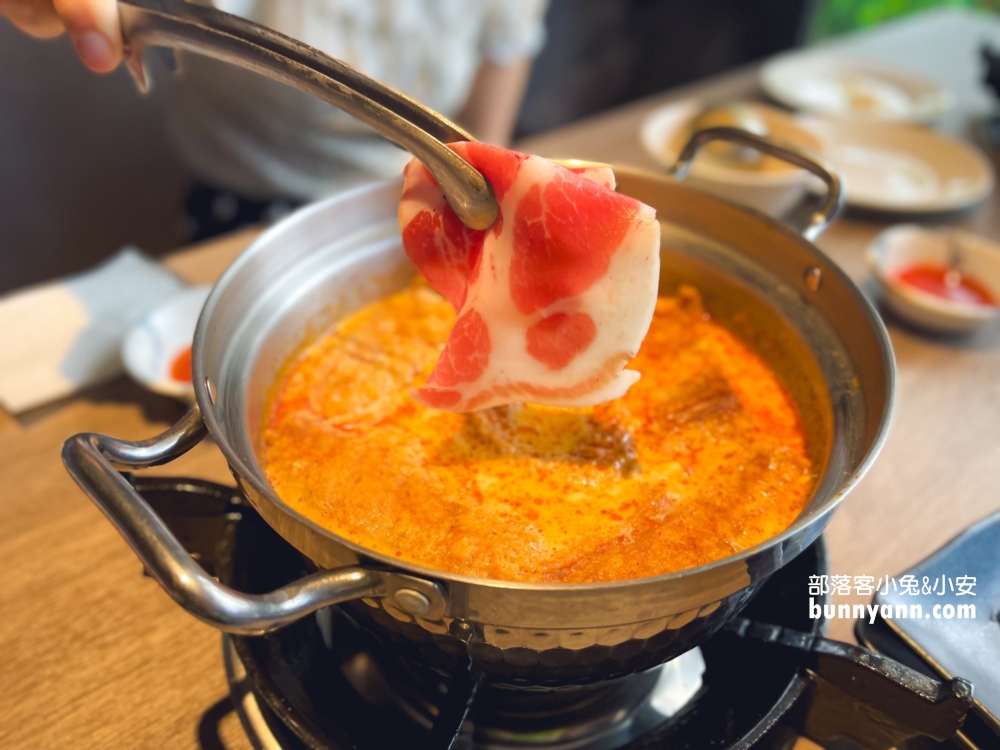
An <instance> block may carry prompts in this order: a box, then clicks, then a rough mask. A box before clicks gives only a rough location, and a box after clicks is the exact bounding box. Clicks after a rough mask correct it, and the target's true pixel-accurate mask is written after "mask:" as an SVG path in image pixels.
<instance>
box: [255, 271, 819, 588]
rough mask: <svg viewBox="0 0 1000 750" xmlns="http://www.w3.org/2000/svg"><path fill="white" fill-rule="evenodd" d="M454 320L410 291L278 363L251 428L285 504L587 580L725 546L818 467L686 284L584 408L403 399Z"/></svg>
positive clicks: (488, 564)
mask: <svg viewBox="0 0 1000 750" xmlns="http://www.w3.org/2000/svg"><path fill="white" fill-rule="evenodd" d="M454 323H455V313H454V311H453V310H452V307H451V305H450V304H449V303H448V302H447V301H446V300H445V299H444V298H442V297H441V296H439V295H438V294H437V293H436V292H434V291H433V290H431V289H430V288H429V287H427V286H426V285H425V284H423V283H421V282H419V281H418V282H415V283H414V284H413V285H411V286H410V287H408V288H406V289H404V290H403V291H401V292H399V293H397V294H393V295H391V296H389V297H386V298H384V299H382V300H379V301H377V302H375V303H373V304H370V305H368V306H367V307H364V308H362V309H361V310H359V311H357V312H356V313H354V314H353V315H351V316H349V317H347V318H346V319H344V320H343V321H341V322H340V324H339V325H338V326H337V327H336V329H334V330H333V331H331V332H329V333H327V334H326V335H324V336H323V337H321V338H320V339H319V340H317V341H316V342H314V343H313V344H312V345H311V346H310V347H309V348H308V349H306V350H305V352H304V353H303V354H302V355H301V356H300V357H299V358H298V359H297V360H296V361H295V362H293V363H291V364H290V365H289V367H287V368H286V369H285V370H284V375H283V377H282V378H280V379H279V382H277V383H276V384H275V386H274V392H273V393H272V395H271V404H272V406H271V407H270V412H269V414H268V417H267V419H266V420H265V424H264V427H263V432H262V436H261V437H262V440H261V443H262V446H263V460H264V470H265V472H266V474H267V477H268V479H269V480H270V482H271V484H272V486H273V487H274V489H275V491H276V492H277V494H278V495H279V496H280V497H281V499H282V500H283V501H284V502H285V503H287V504H288V505H289V506H290V507H292V508H293V509H295V510H297V511H298V512H299V513H301V514H302V515H304V516H305V517H307V518H309V519H310V520H312V521H313V522H315V523H317V524H319V525H320V526H322V527H323V528H326V529H328V530H330V531H332V532H333V533H335V534H338V535H340V536H342V537H344V538H346V539H349V540H351V541H352V542H354V543H356V544H359V545H361V546H363V547H366V548H368V549H370V550H373V551H376V552H379V553H382V554H385V555H389V556H391V557H395V558H398V559H400V560H404V561H407V562H411V563H416V564H420V565H424V566H427V567H430V568H435V569H438V570H441V571H446V572H450V573H458V574H465V575H470V576H477V577H482V578H491V579H499V580H505V581H519V582H553V583H581V582H597V581H615V580H623V579H630V578H640V577H644V576H652V575H658V574H662V573H668V572H673V571H678V570H682V569H684V568H690V567H694V566H697V565H702V564H704V563H709V562H712V561H714V560H719V559H721V558H724V557H728V556H729V555H732V554H734V553H736V552H739V551H741V550H743V549H746V548H748V547H752V546H754V545H756V544H758V543H760V542H763V541H765V540H767V539H769V538H771V537H773V536H775V535H777V534H779V533H780V532H782V531H783V530H785V529H786V528H787V527H788V526H789V525H790V524H791V523H792V521H793V520H794V519H795V518H796V516H798V514H799V513H800V512H801V511H802V509H803V507H804V506H805V505H806V503H807V501H808V499H809V496H810V494H811V490H812V486H813V484H814V480H815V477H814V475H813V470H812V465H811V462H810V458H809V453H808V451H807V446H806V440H805V436H804V432H803V428H802V424H801V420H800V416H799V413H798V411H797V409H796V406H795V403H794V402H793V400H792V398H791V397H790V396H789V394H788V392H787V391H786V389H785V388H784V386H783V384H782V383H781V381H780V379H779V378H778V376H777V375H776V374H775V373H774V372H773V371H772V370H771V369H770V368H769V367H768V365H767V364H766V363H765V362H764V360H763V359H761V358H760V357H759V356H758V355H757V354H756V353H755V352H754V351H753V350H752V349H750V348H749V347H748V346H747V345H746V344H744V343H743V342H742V341H741V340H740V339H738V338H737V337H736V336H734V335H733V334H732V333H731V332H729V331H728V330H727V329H725V328H723V327H722V326H721V325H719V324H718V323H716V322H714V321H713V320H712V319H711V317H710V316H709V315H708V314H707V313H706V312H705V311H704V309H703V308H702V304H701V299H700V297H699V295H698V293H697V291H696V290H694V289H692V288H689V287H685V288H682V289H681V290H680V292H679V294H678V296H676V297H661V298H660V299H659V300H658V302H657V305H656V312H655V314H654V316H653V320H652V324H651V326H650V329H649V333H648V334H647V336H646V338H645V340H644V341H643V344H642V348H641V349H640V351H639V354H638V356H637V357H636V358H635V359H634V360H633V361H632V362H631V364H630V365H629V366H630V367H631V368H633V369H635V370H638V371H639V372H641V373H642V378H641V379H640V380H639V382H638V383H636V384H635V385H633V386H632V387H631V389H630V390H629V391H628V393H627V394H626V395H625V396H624V397H623V398H620V399H617V400H615V401H612V402H609V403H604V404H600V405H598V406H594V407H588V408H573V409H565V408H554V407H544V406H533V405H516V404H515V405H508V406H503V407H497V408H494V409H488V410H484V411H479V412H471V413H453V412H447V411H439V410H436V409H432V408H428V407H425V406H423V405H421V404H420V403H418V402H417V401H415V400H414V399H413V398H412V396H411V393H412V391H413V389H414V388H415V387H417V386H419V385H422V384H423V383H424V382H425V381H426V379H427V377H428V375H429V374H430V371H431V369H432V368H433V367H434V363H435V362H436V360H437V358H438V356H439V354H440V353H441V350H442V347H443V345H444V342H445V340H446V339H447V337H448V333H449V331H450V330H451V328H452V326H453V325H454Z"/></svg>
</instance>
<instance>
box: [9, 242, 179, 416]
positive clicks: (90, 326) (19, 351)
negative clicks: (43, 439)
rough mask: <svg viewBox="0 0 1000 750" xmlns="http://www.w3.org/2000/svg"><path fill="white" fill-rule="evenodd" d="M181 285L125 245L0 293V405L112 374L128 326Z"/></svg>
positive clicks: (48, 397) (12, 405) (23, 406)
mask: <svg viewBox="0 0 1000 750" xmlns="http://www.w3.org/2000/svg"><path fill="white" fill-rule="evenodd" d="M183 288H184V284H183V282H182V281H180V279H178V278H177V277H176V276H174V275H173V274H172V273H171V272H170V271H168V270H167V269H166V268H164V267H163V266H161V265H160V264H159V263H157V262H156V261H154V260H153V259H152V258H149V257H148V256H146V255H144V254H143V253H141V252H139V251H138V250H136V249H134V248H128V247H126V248H124V249H122V250H120V251H119V252H118V253H116V254H115V255H114V256H112V257H111V258H109V259H108V260H107V261H105V262H104V263H102V264H101V265H99V266H97V267H96V268H94V269H92V270H90V271H86V272H84V273H81V274H78V275H75V276H69V277H67V278H65V279H60V280H59V281H55V282H51V283H48V284H43V285H41V286H36V287H32V288H30V289H26V290H24V291H20V292H14V293H12V294H8V295H6V296H4V297H0V404H2V405H3V407H4V408H5V409H6V410H7V411H8V412H11V413H14V414H16V413H19V412H22V411H26V410H28V409H32V408H34V407H36V406H41V405H42V404H45V403H48V402H49V401H54V400H56V399H59V398H62V397H64V396H68V395H70V394H72V393H74V392H75V391H77V390H79V389H81V388H84V387H86V386H90V385H94V384H96V383H100V382H102V381H105V380H109V379H111V378H113V377H115V376H117V375H118V374H120V373H121V372H122V363H121V355H120V348H121V340H122V337H123V336H124V334H125V331H126V330H128V327H129V326H130V325H131V324H132V323H133V322H135V321H136V320H137V319H138V318H140V317H141V316H142V315H143V314H145V313H146V312H147V311H149V310H150V309H152V308H154V307H156V306H157V305H159V304H160V303H161V302H162V301H163V300H165V299H167V298H168V297H170V296H172V295H174V294H176V293H177V292H178V291H179V290H181V289H183Z"/></svg>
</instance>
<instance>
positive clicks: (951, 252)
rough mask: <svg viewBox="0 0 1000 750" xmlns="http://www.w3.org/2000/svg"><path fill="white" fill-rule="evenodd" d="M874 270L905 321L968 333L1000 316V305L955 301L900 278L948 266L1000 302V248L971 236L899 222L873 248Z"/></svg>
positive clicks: (871, 262) (868, 255) (870, 248)
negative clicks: (917, 269)
mask: <svg viewBox="0 0 1000 750" xmlns="http://www.w3.org/2000/svg"><path fill="white" fill-rule="evenodd" d="M866 260H867V261H868V267H869V268H870V269H871V272H872V274H874V276H875V279H876V280H877V281H878V282H879V286H880V287H881V290H882V293H883V299H884V301H885V304H886V306H887V307H888V308H889V309H890V310H892V311H893V312H894V313H896V314H897V315H898V316H899V317H900V318H902V319H904V320H906V321H908V322H910V323H912V324H913V325H915V326H918V327H920V328H924V329H927V330H929V331H934V332H936V333H968V332H970V331H972V330H973V329H974V328H977V327H979V326H981V325H983V324H984V323H988V322H990V321H992V320H996V319H998V318H1000V307H998V306H997V305H977V304H965V303H959V302H952V301H950V300H947V299H944V298H943V297H939V296H937V295H935V294H931V293H930V292H925V291H922V290H920V289H917V288H916V287H914V286H911V285H910V284H907V283H906V282H904V281H901V280H900V279H899V277H898V274H899V272H900V271H902V270H904V269H905V268H908V267H912V266H915V265H920V264H930V265H935V266H945V267H948V266H950V265H951V264H952V262H953V261H954V260H957V267H958V269H959V271H960V272H961V273H962V274H964V275H966V276H968V277H969V278H971V279H974V280H976V281H977V282H979V283H980V284H981V285H982V286H984V287H985V288H986V289H987V290H988V291H989V292H990V294H991V295H992V297H993V299H994V300H997V301H1000V245H998V244H996V243H994V242H990V241H989V240H987V239H984V238H983V237H978V236H976V235H974V234H969V233H968V232H961V231H958V230H950V229H948V230H944V229H928V228H926V227H922V226H919V225H917V224H899V225H897V226H894V227H890V228H889V229H887V230H885V231H884V232H882V233H881V234H879V235H878V236H877V237H876V238H875V239H874V240H872V242H871V244H870V245H869V246H868V250H867V253H866Z"/></svg>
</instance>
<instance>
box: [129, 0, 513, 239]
mask: <svg viewBox="0 0 1000 750" xmlns="http://www.w3.org/2000/svg"><path fill="white" fill-rule="evenodd" d="M118 8H119V12H120V14H121V24H122V36H123V38H124V40H125V54H126V59H127V61H128V67H129V70H130V71H131V72H132V75H133V77H134V78H135V79H136V82H137V83H138V84H139V87H140V88H141V89H143V90H145V89H146V85H147V84H146V72H145V69H144V67H143V62H142V54H143V51H144V50H145V49H146V48H147V47H168V48H172V49H184V50H189V51H191V52H197V53H198V54H202V55H206V56H208V57H214V58H216V59H218V60H223V61H225V62H228V63H232V64H234V65H239V66H240V67H243V68H247V69H249V70H253V71H255V72H257V73H261V74H262V75H265V76H268V77H269V78H273V79H274V80H276V81H281V82H282V83H285V84H288V85H289V86H292V87H294V88H297V89H299V90H301V91H305V92H306V93H308V94H312V95H313V96H316V97H319V98H320V99H323V100H324V101H326V102H329V103H330V104H332V105H333V106H335V107H337V108H338V109H341V110H343V111H345V112H347V113H348V114H350V115H352V116H353V117H355V118H357V119H358V120H360V121H361V122H363V123H365V124H366V125H369V126H371V127H372V128H374V129H375V130H376V131H378V132H379V133H381V134H382V135H383V136H385V137H386V138H388V139H389V140H390V141H392V142H393V143H395V144H396V145H398V146H401V147H402V148H404V149H406V150H407V151H409V152H410V153H411V154H413V155H414V156H415V157H417V158H418V159H420V161H421V162H423V164H424V165H425V166H426V167H427V168H428V169H429V170H430V171H431V174H433V175H434V179H436V180H437V182H438V184H439V185H440V186H441V189H442V190H443V191H444V194H445V197H446V198H447V200H448V204H449V205H450V206H451V207H452V209H453V210H454V211H455V214H456V215H457V216H458V218H459V219H461V220H462V222H463V223H464V224H465V225H467V226H469V227H471V228H472V229H487V228H489V227H490V226H492V225H493V222H494V221H495V220H496V217H497V212H498V210H499V209H498V206H497V200H496V196H495V195H494V194H493V188H492V187H490V184H489V183H488V182H487V181H486V179H485V178H484V177H483V175H482V174H480V173H479V172H478V171H477V170H476V169H474V168H473V167H472V166H471V165H470V164H469V163H468V162H467V161H465V160H464V159H463V158H462V157H460V156H459V155H458V154H456V153H455V152H454V151H452V150H451V149H449V148H448V147H447V146H446V145H445V144H446V143H454V142H456V141H471V140H474V139H473V137H472V136H471V135H469V134H468V133H466V132H465V131H464V130H462V129H461V128H459V127H458V126H457V125H455V124H454V123H452V122H450V121H449V120H448V119H446V118H445V117H443V116H441V115H439V114H438V113H437V112H435V111H433V110H431V109H428V108H427V107H424V106H423V105H421V104H419V103H417V102H415V101H413V100H412V99H410V98H409V97H407V96H404V95H403V94H401V93H399V92H398V91H394V90H393V89H391V88H389V87H388V86H384V85H383V84H381V83H379V82H378V81H375V80H373V79H371V78H369V77H368V76H366V75H363V74H361V73H359V72H358V71H356V70H354V68H352V67H350V66H349V65H345V64H344V63H342V62H340V61H339V60H335V59H334V58H332V57H330V56H328V55H324V54H323V53H322V52H319V51H318V50H315V49H313V48H312V47H309V46H308V45H305V44H303V43H302V42H298V41H296V40H294V39H291V38H289V37H287V36H284V35H282V34H279V33H277V32H275V31H272V30H270V29H268V28H266V27H264V26H260V25H259V24H255V23H251V22H250V21H245V20H243V19H242V18H239V17H237V16H233V15H230V14H228V13H223V12H222V11H219V10H216V9H215V8H212V7H208V6H204V5H196V4H194V3H189V2H185V0H119V2H118Z"/></svg>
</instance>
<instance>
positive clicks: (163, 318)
mask: <svg viewBox="0 0 1000 750" xmlns="http://www.w3.org/2000/svg"><path fill="white" fill-rule="evenodd" d="M211 290H212V288H211V287H210V286H195V287H190V288H188V289H185V290H184V291H182V292H178V293H177V294H175V295H174V296H172V297H170V298H169V299H168V300H167V301H166V302H164V303H163V304H162V305H160V306H159V307H157V308H155V309H153V310H151V311H150V312H148V313H146V315H144V316H143V317H142V318H140V319H139V320H138V321H137V322H136V323H135V324H134V325H133V326H132V327H131V328H130V329H129V330H128V332H127V333H126V334H125V339H124V340H123V341H122V362H123V363H124V365H125V370H126V371H127V372H128V374H129V375H131V376H132V378H133V379H135V380H136V381H138V382H139V383H141V384H142V385H144V386H146V387H147V388H149V389H150V390H151V391H156V392H157V393H162V394H163V395H165V396H171V397H173V398H178V399H182V400H184V401H193V400H194V390H193V388H192V386H191V383H190V382H185V381H180V380H174V378H173V377H172V376H171V374H170V369H171V366H172V365H173V363H174V360H176V359H177V357H178V356H179V355H180V354H182V353H183V352H184V350H185V349H187V348H188V347H190V346H191V341H192V339H193V338H194V329H195V326H196V325H197V324H198V316H199V315H201V308H202V307H204V306H205V300H206V299H208V293H209V292H210V291H211Z"/></svg>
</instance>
